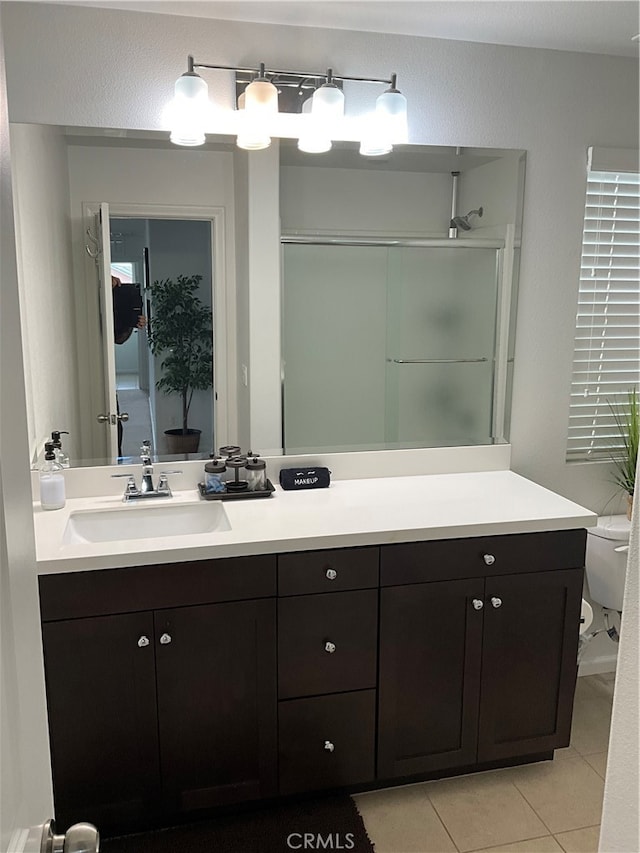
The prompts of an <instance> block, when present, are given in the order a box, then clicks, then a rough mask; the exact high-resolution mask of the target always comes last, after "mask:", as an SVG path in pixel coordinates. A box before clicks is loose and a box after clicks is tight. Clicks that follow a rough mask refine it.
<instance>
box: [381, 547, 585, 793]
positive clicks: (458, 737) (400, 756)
mask: <svg viewBox="0 0 640 853" xmlns="http://www.w3.org/2000/svg"><path fill="white" fill-rule="evenodd" d="M585 538H586V534H585V532H584V531H567V532H553V533H551V534H526V535H523V536H505V537H491V538H490V539H489V538H478V539H468V540H452V547H451V548H450V549H449V548H447V547H445V545H446V544H447V543H443V542H430V543H413V544H410V545H398V546H389V547H383V548H382V556H381V583H382V585H383V587H382V590H381V609H380V677H379V721H378V777H379V778H381V779H384V778H389V777H392V776H396V777H398V776H407V775H414V774H419V773H427V772H430V771H436V770H441V769H445V768H451V767H470V766H473V765H474V764H483V763H490V762H496V761H504V760H509V759H514V758H523V759H525V758H527V757H529V756H533V755H542V754H551V753H552V751H553V750H554V749H558V748H560V747H564V746H567V745H568V744H569V739H570V731H571V715H572V710H573V694H574V689H575V681H576V675H577V666H576V659H577V646H578V635H579V634H578V632H579V618H580V602H581V594H582V578H583V569H582V566H583V561H584V547H585ZM559 561H562V562H561V563H560V565H563V564H564V565H567V566H573V567H576V568H567V569H565V570H562V569H560V568H559ZM535 567H537V568H539V569H540V570H539V571H534V572H532V571H531V568H535ZM489 571H491V574H489ZM494 571H497V572H500V573H499V574H498V573H496V574H494V573H493V572H494ZM465 574H466V575H469V578H468V579H466V580H463V579H459V580H441V578H442V577H443V575H451V576H453V577H454V578H461V575H465ZM394 580H395V581H396V582H398V583H399V584H401V585H398V586H394V585H392V583H393V581H394ZM421 581H423V582H421Z"/></svg>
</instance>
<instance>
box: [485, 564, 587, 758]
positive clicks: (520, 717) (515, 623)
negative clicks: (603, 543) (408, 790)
mask: <svg viewBox="0 0 640 853" xmlns="http://www.w3.org/2000/svg"><path fill="white" fill-rule="evenodd" d="M485 590H486V592H485V601H486V603H485V613H484V633H483V639H482V690H481V695H480V724H479V736H478V761H495V760H499V759H504V758H511V757H513V756H518V755H527V754H533V753H539V752H546V751H548V750H553V749H558V748H560V747H563V746H568V745H569V740H570V735H571V714H572V710H573V695H574V691H575V684H576V675H577V667H576V656H577V646H578V628H579V620H580V604H581V599H582V570H581V569H570V570H567V571H553V572H535V573H533V574H530V573H527V574H522V575H511V576H504V575H503V576H502V577H488V578H487V579H486V582H485ZM495 605H497V606H495Z"/></svg>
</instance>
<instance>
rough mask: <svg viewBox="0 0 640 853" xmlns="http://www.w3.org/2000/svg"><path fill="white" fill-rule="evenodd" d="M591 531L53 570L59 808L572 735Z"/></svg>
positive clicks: (278, 790)
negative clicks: (57, 572)
mask: <svg viewBox="0 0 640 853" xmlns="http://www.w3.org/2000/svg"><path fill="white" fill-rule="evenodd" d="M585 541H586V532H585V531H583V530H571V531H552V532H545V533H531V534H529V533H527V534H514V535H506V536H491V537H474V538H467V539H452V540H442V541H428V542H417V543H416V542H414V543H402V544H390V545H383V546H381V547H379V548H378V547H366V548H354V549H348V548H342V549H335V550H327V551H311V552H298V553H292V554H285V555H280V556H276V555H262V556H256V557H242V558H233V559H228V560H199V561H194V562H191V563H189V562H187V563H181V564H168V565H165V566H163V565H153V566H138V567H132V568H130V569H122V568H120V569H112V570H101V571H93V572H91V571H87V572H78V573H69V574H61V575H50V576H43V577H41V578H40V601H41V615H42V623H43V624H42V632H43V643H44V660H45V676H46V683H47V703H48V712H49V728H50V742H51V756H52V767H53V784H54V797H55V808H56V821H57V823H58V825H59V826H60V828H61V829H65V828H66V827H67V826H68V825H69V824H71V823H74V822H76V821H79V820H90V821H92V822H94V823H96V824H97V825H98V826H99V828H100V829H101V830H102V831H105V832H123V831H129V830H131V829H133V828H135V827H137V826H141V825H167V824H168V823H170V822H171V821H172V820H175V819H176V818H178V819H179V818H181V817H183V818H184V817H185V816H187V817H195V816H196V815H197V814H198V813H199V812H202V813H203V814H204V813H205V812H206V810H208V809H211V808H216V807H219V806H228V805H231V804H235V803H242V802H248V801H255V800H260V799H265V798H269V797H273V796H277V795H289V794H295V793H302V792H309V791H319V790H322V789H326V788H336V787H344V786H359V787H360V788H362V787H363V786H364V787H366V786H367V785H371V784H372V783H374V782H377V783H378V784H379V783H380V782H383V781H384V780H393V779H400V778H408V777H414V778H415V777H422V778H427V777H429V776H434V775H438V774H442V773H452V772H454V771H455V770H456V768H461V769H462V768H464V771H465V772H468V771H469V770H472V769H474V768H476V767H482V766H484V767H486V766H487V765H489V766H490V765H494V766H495V765H496V764H499V763H501V762H502V763H509V762H510V763H517V761H518V760H519V759H522V760H527V759H529V760H530V758H531V757H532V756H547V757H548V756H550V755H552V751H553V750H554V749H556V748H558V747H562V746H566V745H567V744H568V743H569V736H570V727H571V713H572V704H573V692H574V688H575V679H576V674H577V669H576V656H577V644H578V629H579V611H580V601H581V591H582V574H583V568H582V567H583V565H584V551H585Z"/></svg>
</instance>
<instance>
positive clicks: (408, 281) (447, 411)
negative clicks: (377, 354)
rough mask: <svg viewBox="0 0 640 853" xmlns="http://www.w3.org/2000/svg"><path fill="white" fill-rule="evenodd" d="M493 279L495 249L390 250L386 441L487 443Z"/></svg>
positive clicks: (429, 444)
mask: <svg viewBox="0 0 640 853" xmlns="http://www.w3.org/2000/svg"><path fill="white" fill-rule="evenodd" d="M497 282H498V253H497V250H496V249H487V248H460V247H457V246H451V247H433V248H431V247H399V248H390V249H389V250H388V285H387V335H386V337H387V359H386V403H385V438H386V442H387V445H388V446H390V447H396V446H398V447H412V446H413V447H424V446H427V447H436V446H446V445H471V444H489V443H491V441H492V438H493V436H492V402H493V379H494V354H495V343H496V340H495V339H496V300H497V293H498V286H497Z"/></svg>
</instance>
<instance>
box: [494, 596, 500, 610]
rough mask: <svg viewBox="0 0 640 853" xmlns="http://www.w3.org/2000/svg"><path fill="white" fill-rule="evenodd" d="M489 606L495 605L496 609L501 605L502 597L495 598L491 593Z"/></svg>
mask: <svg viewBox="0 0 640 853" xmlns="http://www.w3.org/2000/svg"><path fill="white" fill-rule="evenodd" d="M491 606H492V607H495V608H496V610H497V609H498V607H502V599H501V598H497V597H496V596H495V595H492V596H491Z"/></svg>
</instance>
